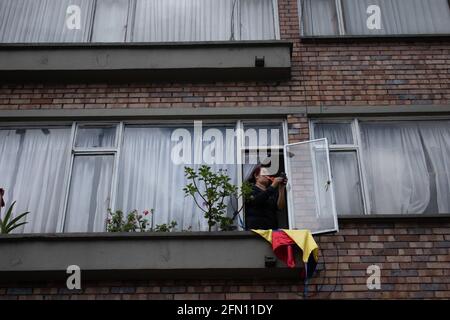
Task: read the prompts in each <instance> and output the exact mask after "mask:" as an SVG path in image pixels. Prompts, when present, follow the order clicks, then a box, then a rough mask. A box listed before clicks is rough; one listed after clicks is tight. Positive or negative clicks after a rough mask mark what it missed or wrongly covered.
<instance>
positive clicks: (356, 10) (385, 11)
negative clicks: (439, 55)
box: [342, 0, 450, 35]
mask: <svg viewBox="0 0 450 320" xmlns="http://www.w3.org/2000/svg"><path fill="white" fill-rule="evenodd" d="M342 5H343V11H344V16H345V29H346V32H347V33H348V34H352V35H371V34H373V35H385V34H388V35H389V34H439V33H450V6H449V3H448V0H427V1H423V0H342ZM370 5H378V6H379V7H380V9H381V29H379V30H378V29H373V30H371V29H369V28H368V27H367V18H368V17H369V14H367V13H366V11H367V8H368V7H369V6H370Z"/></svg>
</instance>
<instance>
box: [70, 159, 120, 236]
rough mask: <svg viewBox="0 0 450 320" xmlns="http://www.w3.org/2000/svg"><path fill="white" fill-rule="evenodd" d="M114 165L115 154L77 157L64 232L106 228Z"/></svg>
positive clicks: (92, 230)
mask: <svg viewBox="0 0 450 320" xmlns="http://www.w3.org/2000/svg"><path fill="white" fill-rule="evenodd" d="M113 164H114V156H112V155H111V156H108V155H105V156H76V157H75V160H74V163H73V169H72V181H71V183H70V193H69V201H68V205H67V213H66V222H65V228H64V231H66V232H102V231H105V219H106V217H107V209H108V208H109V207H110V191H111V178H112V169H113Z"/></svg>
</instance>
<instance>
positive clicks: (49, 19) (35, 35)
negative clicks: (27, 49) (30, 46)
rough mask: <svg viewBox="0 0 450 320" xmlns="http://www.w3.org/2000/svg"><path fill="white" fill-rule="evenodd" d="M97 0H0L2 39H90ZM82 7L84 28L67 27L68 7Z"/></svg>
mask: <svg viewBox="0 0 450 320" xmlns="http://www.w3.org/2000/svg"><path fill="white" fill-rule="evenodd" d="M93 4H94V1H91V0H0V42H3V43H12V42H87V41H89V34H90V31H91V30H90V29H91V15H92V11H93ZM70 5H77V6H79V7H80V9H81V12H80V20H81V28H80V29H79V30H77V29H69V28H67V27H66V16H67V13H66V11H67V8H68V7H69V6H70Z"/></svg>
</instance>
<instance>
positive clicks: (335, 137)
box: [314, 123, 353, 144]
mask: <svg viewBox="0 0 450 320" xmlns="http://www.w3.org/2000/svg"><path fill="white" fill-rule="evenodd" d="M314 138H315V139H320V138H327V140H328V143H329V144H353V136H352V128H351V124H350V123H317V124H314Z"/></svg>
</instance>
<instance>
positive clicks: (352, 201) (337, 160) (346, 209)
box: [330, 151, 364, 215]
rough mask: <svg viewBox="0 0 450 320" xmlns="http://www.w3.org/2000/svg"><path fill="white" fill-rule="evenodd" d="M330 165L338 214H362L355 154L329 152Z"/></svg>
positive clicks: (352, 152)
mask: <svg viewBox="0 0 450 320" xmlns="http://www.w3.org/2000/svg"><path fill="white" fill-rule="evenodd" d="M330 163H331V174H332V177H333V183H334V194H335V199H336V208H337V212H338V214H342V215H362V214H364V207H363V201H362V194H361V183H360V179H359V172H358V162H357V159H356V152H355V151H340V152H331V153H330Z"/></svg>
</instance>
